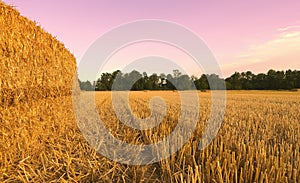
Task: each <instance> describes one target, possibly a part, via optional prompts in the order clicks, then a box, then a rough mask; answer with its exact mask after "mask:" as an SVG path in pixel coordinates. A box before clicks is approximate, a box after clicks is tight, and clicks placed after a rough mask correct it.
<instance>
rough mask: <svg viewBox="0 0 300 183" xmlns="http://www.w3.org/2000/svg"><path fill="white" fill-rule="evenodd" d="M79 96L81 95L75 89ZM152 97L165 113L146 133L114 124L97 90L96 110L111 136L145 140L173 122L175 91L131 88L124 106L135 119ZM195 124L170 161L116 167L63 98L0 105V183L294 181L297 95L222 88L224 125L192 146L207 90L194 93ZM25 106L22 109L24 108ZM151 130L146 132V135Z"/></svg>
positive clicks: (299, 112)
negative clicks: (209, 140) (90, 142)
mask: <svg viewBox="0 0 300 183" xmlns="http://www.w3.org/2000/svg"><path fill="white" fill-rule="evenodd" d="M82 94H83V95H84V94H86V93H82ZM153 96H160V97H162V98H163V99H165V101H166V103H167V106H168V110H167V115H166V117H165V118H164V120H163V122H162V124H161V125H160V126H159V127H158V128H157V129H156V130H155V129H154V130H152V131H147V130H145V131H134V130H132V129H130V128H128V127H125V126H124V125H122V124H121V123H119V122H118V120H117V118H116V116H115V115H114V112H113V109H112V106H111V100H110V97H111V93H110V92H98V93H97V94H96V103H97V106H98V107H99V114H100V116H101V118H102V120H103V121H104V123H105V124H106V126H107V128H109V129H111V131H112V132H113V134H114V135H115V136H117V137H118V138H119V139H122V140H124V141H127V142H130V143H135V144H139V143H151V142H155V141H157V140H159V139H161V138H162V137H163V136H164V135H167V134H168V133H169V132H170V131H171V130H172V128H173V127H174V125H176V121H177V120H178V111H179V110H180V109H179V103H178V102H179V97H178V94H177V92H168V91H162V92H160V91H157V92H154V91H153V92H150V91H148V92H132V93H131V94H130V105H131V108H132V110H133V113H134V115H136V116H139V117H141V118H144V117H146V116H147V115H149V113H150V109H149V108H148V99H150V98H151V97H153ZM199 97H200V100H201V101H202V102H201V111H200V119H199V126H198V128H197V130H196V132H195V133H194V136H193V137H192V138H191V139H190V140H189V142H188V143H186V144H185V146H184V147H183V148H182V149H181V150H180V151H178V152H177V153H175V154H174V155H172V156H171V157H170V158H168V159H166V160H163V161H161V162H158V163H154V164H150V165H145V166H129V165H123V164H119V163H116V162H113V161H111V160H108V159H107V158H105V157H103V156H101V155H100V154H97V152H96V151H95V150H94V149H93V148H91V147H90V146H89V145H88V143H87V142H86V141H85V139H84V138H83V136H82V134H81V133H80V130H79V129H78V127H77V124H76V122H75V119H74V114H73V111H72V104H71V102H72V100H71V97H59V98H48V99H42V100H39V101H36V102H31V103H24V104H20V105H16V106H14V107H9V108H5V109H3V108H2V109H1V128H0V129H1V133H0V135H1V154H0V155H1V156H0V157H1V164H0V165H1V169H0V170H1V181H6V182H13V181H24V182H51V181H53V182H56V181H62V182H63V181H71V182H91V181H95V182H115V181H116V182H140V181H145V182H155V181H156V182H297V180H299V178H300V173H299V166H300V159H299V158H300V156H299V134H300V131H299V130H300V128H299V127H300V124H299V119H300V109H299V105H300V95H299V93H295V92H271V91H265V92H261V91H251V92H249V91H235V92H231V91H229V92H228V96H227V109H226V114H225V118H224V122H223V124H222V127H221V129H220V131H219V132H218V135H217V136H216V138H215V139H214V140H213V142H212V143H211V144H210V145H209V146H208V147H207V148H205V149H204V150H202V151H198V150H197V143H198V142H197V139H199V138H200V136H201V133H202V131H203V126H204V124H205V121H207V119H208V114H209V110H208V109H209V105H210V94H209V93H199ZM28 109H30V110H28ZM150 132H151V133H150Z"/></svg>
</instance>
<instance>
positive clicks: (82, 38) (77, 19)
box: [4, 0, 300, 76]
mask: <svg viewBox="0 0 300 183" xmlns="http://www.w3.org/2000/svg"><path fill="white" fill-rule="evenodd" d="M4 2H6V3H7V4H12V5H14V6H15V7H16V8H17V9H18V10H19V11H20V12H21V14H22V15H24V16H26V17H28V18H30V19H31V20H35V21H37V22H38V23H39V24H40V25H41V26H42V27H43V28H44V29H45V30H46V31H48V32H50V33H51V34H52V35H55V36H56V37H57V38H58V39H59V40H60V41H62V42H63V43H64V44H65V45H66V47H67V48H68V49H69V50H70V51H71V52H72V53H74V55H75V56H76V58H77V60H78V61H80V58H81V57H82V56H83V54H84V53H85V51H86V50H87V49H88V47H89V46H90V45H91V44H92V43H93V41H95V39H97V38H98V37H100V36H101V35H102V34H103V33H105V32H107V31H109V30H111V29H112V28H114V27H116V26H118V25H120V24H124V23H127V22H130V21H133V20H138V19H162V20H168V21H173V22H176V23H179V24H181V25H183V26H185V27H187V28H188V29H191V30H192V31H194V32H195V33H197V34H198V36H199V37H201V38H202V39H203V40H204V41H205V42H206V43H207V45H208V46H209V48H210V49H211V50H212V52H213V53H214V54H215V56H216V57H217V59H218V62H219V64H220V67H221V69H222V72H223V74H224V76H228V75H230V74H231V73H232V72H234V71H245V70H252V71H254V72H255V73H257V72H266V71H267V70H268V69H270V68H274V69H287V68H291V69H300V1H299V0H290V1H283V0H278V1H274V0H264V1H261V0H252V1H247V2H246V1H233V0H227V1H226V0H225V1H217V0H211V1H197V0H194V1H179V0H163V1H162V0H151V1H141V0H126V1H121V0H119V1H116V0H109V1H103V0H91V1H84V0H80V1H79V0H77V1H76V0H72V1H71V0H63V1H61V0H60V1H58V0H51V1H40V0H26V1H24V0H4ZM114 65H118V64H117V63H114ZM107 68H110V67H109V66H108V67H107ZM111 69H113V68H111ZM116 69H117V68H116ZM118 69H119V68H118ZM191 72H192V73H195V74H197V73H198V71H197V70H191Z"/></svg>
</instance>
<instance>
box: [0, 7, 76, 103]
mask: <svg viewBox="0 0 300 183" xmlns="http://www.w3.org/2000/svg"><path fill="white" fill-rule="evenodd" d="M0 60H1V62H0V71H1V72H0V73H1V74H0V105H5V106H7V105H8V106H9V105H12V104H13V103H17V102H21V101H28V100H36V99H41V98H47V97H54V96H55V97H59V96H67V95H71V94H72V84H73V79H75V77H77V74H76V61H75V57H74V56H73V55H72V54H71V53H70V52H69V51H68V50H67V49H66V48H65V47H64V45H63V44H62V43H60V42H59V41H58V40H57V39H56V38H54V37H53V36H51V35H50V34H49V33H47V32H45V31H44V30H43V29H42V28H41V27H39V26H37V25H36V23H34V22H32V21H30V20H29V19H27V18H25V17H23V16H21V15H20V13H19V12H18V11H16V10H15V9H14V8H13V7H11V6H8V5H5V4H4V3H2V2H0Z"/></svg>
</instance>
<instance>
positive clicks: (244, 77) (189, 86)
mask: <svg viewBox="0 0 300 183" xmlns="http://www.w3.org/2000/svg"><path fill="white" fill-rule="evenodd" d="M224 83H225V85H224ZM79 84H80V88H81V89H82V90H87V91H92V90H96V91H111V90H193V89H197V90H209V89H225V87H226V89H227V90H281V89H282V90H291V89H295V88H300V71H297V70H293V71H292V70H286V71H275V70H273V69H271V70H269V71H268V72H267V73H266V74H265V73H259V74H253V73H252V72H251V71H247V72H241V73H239V72H235V73H234V74H232V75H231V76H230V77H228V78H225V79H224V78H220V77H219V76H218V75H216V74H202V75H201V76H200V77H196V76H194V75H193V76H189V75H186V74H182V73H181V72H180V71H179V70H173V73H172V74H164V73H161V74H160V75H158V74H156V73H153V74H151V75H148V74H147V73H146V72H143V73H140V72H138V71H136V70H133V71H131V72H130V73H122V72H121V71H120V70H117V71H114V72H112V73H108V72H106V73H102V74H101V76H100V78H98V79H97V81H94V82H92V83H91V82H90V81H80V80H79Z"/></svg>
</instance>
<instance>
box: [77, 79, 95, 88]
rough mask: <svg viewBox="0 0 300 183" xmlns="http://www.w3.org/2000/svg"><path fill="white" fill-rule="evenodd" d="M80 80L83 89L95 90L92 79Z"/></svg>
mask: <svg viewBox="0 0 300 183" xmlns="http://www.w3.org/2000/svg"><path fill="white" fill-rule="evenodd" d="M78 82H79V86H80V89H81V90H85V91H92V90H95V89H94V87H93V85H92V84H91V82H90V81H83V82H82V81H80V80H78Z"/></svg>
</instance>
